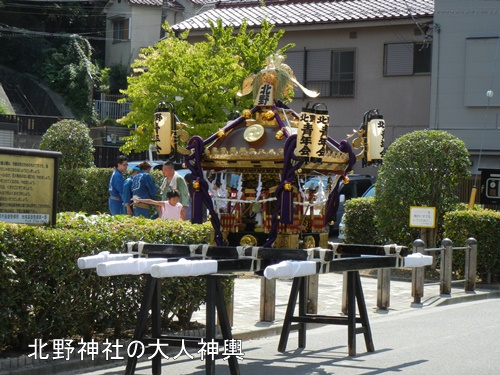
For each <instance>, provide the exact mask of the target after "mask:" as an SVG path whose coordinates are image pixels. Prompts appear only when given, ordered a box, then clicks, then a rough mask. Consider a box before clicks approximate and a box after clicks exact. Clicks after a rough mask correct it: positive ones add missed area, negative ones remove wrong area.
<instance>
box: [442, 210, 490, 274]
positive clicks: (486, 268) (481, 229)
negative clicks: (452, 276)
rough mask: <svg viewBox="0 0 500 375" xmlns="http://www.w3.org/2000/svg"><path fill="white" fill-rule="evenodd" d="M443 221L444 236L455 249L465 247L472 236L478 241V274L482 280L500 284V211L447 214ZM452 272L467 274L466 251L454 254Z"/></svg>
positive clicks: (468, 211) (471, 211)
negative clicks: (465, 270) (465, 266)
mask: <svg viewBox="0 0 500 375" xmlns="http://www.w3.org/2000/svg"><path fill="white" fill-rule="evenodd" d="M444 220H445V222H444V230H445V233H444V235H445V236H446V237H448V238H450V239H451V240H452V241H453V246H465V240H467V238H470V237H473V238H475V239H476V240H477V248H478V254H477V274H478V275H479V277H480V278H481V280H482V281H483V282H486V281H497V282H498V281H500V212H498V211H493V210H489V209H480V208H477V207H476V208H475V209H474V210H459V211H452V212H448V213H447V214H446V215H445V217H444ZM453 270H454V271H455V270H458V272H459V274H460V275H463V274H464V256H463V252H457V251H454V252H453ZM460 275H459V276H460Z"/></svg>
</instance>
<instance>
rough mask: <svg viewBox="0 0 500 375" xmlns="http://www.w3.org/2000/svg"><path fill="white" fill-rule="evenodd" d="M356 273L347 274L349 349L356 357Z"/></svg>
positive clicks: (350, 353) (349, 352)
mask: <svg viewBox="0 0 500 375" xmlns="http://www.w3.org/2000/svg"><path fill="white" fill-rule="evenodd" d="M356 273H357V271H349V272H347V349H348V354H349V355H351V356H352V355H356V286H357V285H356V284H357V283H356Z"/></svg>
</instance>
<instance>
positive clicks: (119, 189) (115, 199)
mask: <svg viewBox="0 0 500 375" xmlns="http://www.w3.org/2000/svg"><path fill="white" fill-rule="evenodd" d="M127 166H128V159H127V157H126V156H125V155H120V156H118V158H117V159H116V164H115V170H114V171H113V174H112V175H111V178H110V179H109V184H108V191H109V199H108V204H109V211H110V212H111V215H118V214H122V213H123V198H122V194H123V182H124V181H125V179H124V178H123V173H124V172H125V171H126V170H127Z"/></svg>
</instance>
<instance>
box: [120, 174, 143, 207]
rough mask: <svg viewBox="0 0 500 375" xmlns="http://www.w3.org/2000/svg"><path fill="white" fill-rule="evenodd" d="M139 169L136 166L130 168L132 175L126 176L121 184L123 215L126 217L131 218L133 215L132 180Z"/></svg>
mask: <svg viewBox="0 0 500 375" xmlns="http://www.w3.org/2000/svg"><path fill="white" fill-rule="evenodd" d="M140 170H141V169H140V168H139V167H138V166H134V167H133V168H132V173H130V176H128V177H127V178H126V179H125V182H124V183H123V194H122V198H123V213H124V214H125V215H127V216H132V215H133V210H132V200H131V199H132V180H133V179H134V177H135V176H136V175H137V173H138V172H139V171H140Z"/></svg>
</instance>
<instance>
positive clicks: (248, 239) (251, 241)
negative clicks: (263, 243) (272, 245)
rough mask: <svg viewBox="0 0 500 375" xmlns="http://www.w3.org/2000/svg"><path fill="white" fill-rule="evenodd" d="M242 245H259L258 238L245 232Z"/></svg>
mask: <svg viewBox="0 0 500 375" xmlns="http://www.w3.org/2000/svg"><path fill="white" fill-rule="evenodd" d="M240 245H241V246H257V238H255V237H254V236H252V235H251V234H245V235H244V236H243V237H241V240H240Z"/></svg>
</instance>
